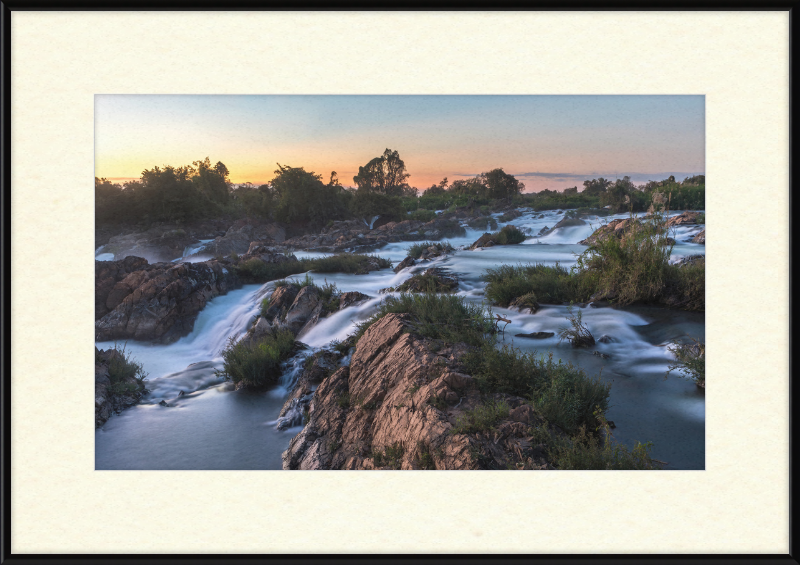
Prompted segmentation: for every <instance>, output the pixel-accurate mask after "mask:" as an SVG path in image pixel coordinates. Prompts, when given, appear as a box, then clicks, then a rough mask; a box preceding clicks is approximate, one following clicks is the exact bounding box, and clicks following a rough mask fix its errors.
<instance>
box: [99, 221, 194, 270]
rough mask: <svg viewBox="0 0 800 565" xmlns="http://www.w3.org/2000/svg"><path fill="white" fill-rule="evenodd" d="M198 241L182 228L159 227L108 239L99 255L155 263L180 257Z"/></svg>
mask: <svg viewBox="0 0 800 565" xmlns="http://www.w3.org/2000/svg"><path fill="white" fill-rule="evenodd" d="M199 241H200V240H199V239H198V238H197V237H195V236H194V235H192V233H191V232H190V231H189V230H187V229H185V228H183V227H178V226H174V225H161V226H155V227H153V228H150V229H149V230H147V231H144V232H134V233H127V234H122V235H115V236H113V237H111V238H109V240H108V243H106V244H105V245H104V246H103V248H102V250H101V253H104V254H105V253H112V254H113V255H114V260H120V259H123V258H125V257H128V256H136V257H144V258H145V259H147V260H148V261H149V262H151V263H157V262H160V261H172V260H173V259H177V258H178V257H181V256H182V255H183V251H184V249H186V247H187V246H189V245H192V244H194V243H198V242H199Z"/></svg>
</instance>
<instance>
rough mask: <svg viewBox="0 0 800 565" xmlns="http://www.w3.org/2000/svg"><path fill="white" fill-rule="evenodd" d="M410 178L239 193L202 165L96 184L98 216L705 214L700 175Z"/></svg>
mask: <svg viewBox="0 0 800 565" xmlns="http://www.w3.org/2000/svg"><path fill="white" fill-rule="evenodd" d="M408 177H409V174H408V172H407V171H406V167H405V163H404V162H403V160H402V159H400V156H399V154H398V152H397V151H392V150H390V149H386V151H384V153H383V154H382V155H381V156H379V157H376V158H374V159H372V160H371V161H370V162H369V163H367V164H366V165H365V166H363V167H359V170H358V174H357V175H356V176H354V177H353V182H354V183H355V185H356V188H346V187H344V186H342V185H341V184H340V183H339V179H338V177H337V174H336V172H335V171H334V172H331V174H330V177H329V180H328V182H327V183H326V182H323V180H322V176H321V175H318V174H316V173H314V172H313V171H306V170H305V169H304V168H303V167H289V166H285V165H280V164H278V168H277V169H276V170H275V178H273V179H272V181H271V182H270V183H268V184H262V185H261V186H255V185H252V184H250V183H244V184H241V185H239V186H234V185H233V184H232V183H231V182H230V179H229V171H228V168H227V167H226V166H225V165H224V164H223V163H221V162H217V163H216V164H215V165H213V166H212V165H211V162H210V161H209V159H208V157H206V159H205V160H203V161H195V162H193V163H192V164H191V165H186V166H182V167H173V166H164V167H163V168H160V167H153V168H152V169H150V170H145V171H143V172H142V176H141V178H140V179H139V180H135V181H129V182H126V183H124V184H117V183H111V182H109V181H108V180H107V179H104V178H95V215H96V221H97V223H98V224H100V225H102V224H108V223H150V222H158V221H169V222H178V223H180V222H189V221H193V220H198V219H202V218H208V217H218V216H235V217H244V216H248V217H260V218H264V219H270V220H274V221H277V222H281V223H284V224H287V225H297V226H300V225H302V226H307V227H310V228H314V229H318V228H320V227H323V226H325V225H328V224H330V223H331V222H332V221H334V220H345V219H353V218H371V217H373V216H376V215H380V216H381V217H382V218H383V219H384V220H386V219H389V220H402V219H405V218H408V217H412V218H415V219H421V220H428V219H431V218H432V217H433V216H434V211H435V210H452V209H456V208H458V207H462V206H470V207H475V206H479V207H482V206H488V207H490V208H491V207H493V206H499V205H502V204H514V205H517V206H529V207H532V208H534V209H535V210H548V209H556V208H579V207H594V208H599V207H603V206H610V207H611V209H612V210H613V211H616V212H618V211H624V210H629V209H630V210H633V211H641V210H646V209H647V208H648V207H649V206H650V205H651V204H652V203H653V202H654V200H655V201H656V203H658V202H660V201H661V200H662V199H665V200H664V201H665V202H666V201H669V207H670V208H671V209H673V210H677V209H704V208H705V177H703V176H702V175H700V176H696V177H691V178H687V179H684V180H683V181H682V182H678V181H676V180H675V178H674V177H670V178H669V179H667V180H664V181H660V182H649V183H647V184H646V185H643V186H639V187H637V186H634V185H633V183H631V182H630V179H629V178H628V177H624V178H623V179H619V180H617V181H615V182H612V181H609V180H606V179H603V178H599V179H592V180H587V181H585V182H584V183H583V184H584V189H583V191H581V192H578V188H577V187H573V188H569V189H566V190H564V191H563V192H556V191H552V190H544V191H542V192H539V193H533V194H523V193H522V191H523V190H524V188H525V185H524V184H523V183H522V182H520V181H518V180H517V179H516V178H514V176H513V175H510V174H508V173H505V172H504V171H503V169H493V170H491V171H488V172H485V173H481V174H480V175H478V176H476V177H474V178H471V179H466V180H456V181H453V182H452V183H448V182H447V179H446V178H445V179H443V180H442V181H441V182H440V183H438V184H435V185H433V186H431V187H429V188H428V189H426V190H424V191H422V194H421V195H420V190H419V189H417V188H414V187H411V186H409V185H408V183H407V182H406V181H407V179H408Z"/></svg>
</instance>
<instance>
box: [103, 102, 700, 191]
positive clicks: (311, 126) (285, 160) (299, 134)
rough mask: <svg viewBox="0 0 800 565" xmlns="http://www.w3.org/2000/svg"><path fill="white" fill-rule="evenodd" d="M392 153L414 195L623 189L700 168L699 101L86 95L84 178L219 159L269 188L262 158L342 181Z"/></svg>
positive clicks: (237, 174)
mask: <svg viewBox="0 0 800 565" xmlns="http://www.w3.org/2000/svg"><path fill="white" fill-rule="evenodd" d="M386 148H391V149H396V150H397V151H398V152H399V153H400V156H401V158H402V159H403V160H404V161H405V164H406V168H407V170H408V172H409V173H410V174H411V177H410V178H409V183H410V184H411V185H412V186H416V187H419V188H427V187H428V186H430V185H431V184H434V183H436V182H438V181H439V180H441V179H442V178H443V177H448V179H450V180H451V181H452V180H455V179H457V178H465V177H466V176H472V175H475V174H478V173H481V172H483V171H487V170H490V169H493V168H497V167H501V168H503V169H504V170H505V171H506V172H507V173H511V174H514V175H517V176H518V178H519V179H520V180H522V181H523V182H524V183H525V184H526V189H527V190H537V191H538V190H541V189H543V188H555V189H563V188H565V187H568V186H575V185H577V186H581V184H582V181H583V180H584V179H585V178H593V177H597V176H604V177H606V178H608V177H611V178H612V179H613V178H614V177H615V176H624V175H630V176H631V177H632V178H633V180H634V181H635V182H645V181H646V180H650V179H652V180H660V179H662V178H665V177H666V176H669V175H670V174H674V175H675V176H676V177H679V178H683V177H684V176H688V175H691V174H697V173H704V172H705V99H704V97H703V96H449V95H441V96H324V95H313V96H311V95H309V96H250V95H243V96H237V95H225V96H210V95H97V96H96V97H95V169H96V171H95V174H96V176H100V177H106V178H110V179H127V178H138V177H139V175H140V174H141V172H142V170H144V169H150V168H152V167H153V166H156V165H159V166H161V165H175V166H178V165H184V164H189V163H191V162H192V161H196V160H198V159H202V158H204V157H206V156H208V157H210V159H211V160H212V162H216V161H222V162H223V163H225V164H226V165H227V166H228V169H229V170H230V171H231V180H232V181H233V182H237V183H239V182H245V181H249V182H253V183H255V184H260V183H263V182H267V181H269V180H270V179H271V178H272V176H273V171H274V170H275V169H276V163H281V164H282V165H290V166H293V167H301V166H302V167H305V169H306V170H313V171H315V172H317V173H319V174H321V175H322V176H323V178H324V179H325V180H327V179H328V176H329V174H330V172H331V171H334V170H335V171H337V173H338V176H339V179H340V181H341V182H342V183H343V184H346V185H351V184H352V177H353V175H355V174H356V173H357V172H358V167H359V166H360V165H364V164H366V163H367V162H368V161H369V160H370V159H372V158H373V157H376V156H378V155H380V154H381V153H382V152H383V150H384V149H386Z"/></svg>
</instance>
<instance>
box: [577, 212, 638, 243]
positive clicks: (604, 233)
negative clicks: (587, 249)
mask: <svg viewBox="0 0 800 565" xmlns="http://www.w3.org/2000/svg"><path fill="white" fill-rule="evenodd" d="M634 223H635V220H631V219H630V218H625V219H623V220H611V221H610V222H609V223H607V224H606V225H604V226H600V227H599V228H598V229H596V230H595V231H594V233H593V234H592V235H590V236H589V237H587V238H586V239H584V240H582V241H579V242H578V245H596V244H597V243H598V242H599V241H600V240H601V239H603V238H605V237H608V236H612V235H613V236H614V237H616V238H618V239H622V238H623V237H624V236H625V235H627V234H628V233H629V232H630V230H631V228H632V227H633V225H634Z"/></svg>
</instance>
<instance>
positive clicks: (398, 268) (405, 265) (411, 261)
mask: <svg viewBox="0 0 800 565" xmlns="http://www.w3.org/2000/svg"><path fill="white" fill-rule="evenodd" d="M416 263H417V262H416V261H415V260H414V258H413V257H406V258H405V259H403V260H402V261H400V263H399V264H398V265H397V266H396V267H395V268H394V272H395V273H399V272H400V271H402V270H403V269H406V268H408V267H412V266H414V265H416Z"/></svg>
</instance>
